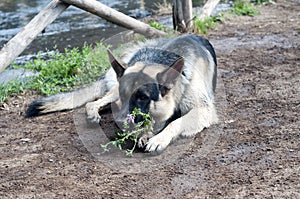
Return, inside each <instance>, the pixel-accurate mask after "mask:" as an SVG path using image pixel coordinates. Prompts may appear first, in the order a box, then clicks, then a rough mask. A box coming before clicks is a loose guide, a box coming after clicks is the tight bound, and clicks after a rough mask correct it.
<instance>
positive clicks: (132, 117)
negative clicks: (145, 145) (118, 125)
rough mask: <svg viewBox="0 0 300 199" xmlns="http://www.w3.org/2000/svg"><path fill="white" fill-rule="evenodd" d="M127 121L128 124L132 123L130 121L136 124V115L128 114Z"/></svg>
mask: <svg viewBox="0 0 300 199" xmlns="http://www.w3.org/2000/svg"><path fill="white" fill-rule="evenodd" d="M126 121H127V123H128V124H130V123H132V124H134V116H133V115H132V114H128V115H127V118H126Z"/></svg>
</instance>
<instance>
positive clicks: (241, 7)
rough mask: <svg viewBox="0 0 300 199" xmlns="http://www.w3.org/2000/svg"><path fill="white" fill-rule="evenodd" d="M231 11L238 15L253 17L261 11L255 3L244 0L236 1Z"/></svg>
mask: <svg viewBox="0 0 300 199" xmlns="http://www.w3.org/2000/svg"><path fill="white" fill-rule="evenodd" d="M231 12H232V13H234V14H236V15H247V16H251V17H253V16H255V15H258V14H259V13H260V12H259V11H258V10H257V8H256V7H255V6H254V5H253V4H251V3H250V2H247V1H243V0H238V1H235V2H234V4H233V8H232V10H231Z"/></svg>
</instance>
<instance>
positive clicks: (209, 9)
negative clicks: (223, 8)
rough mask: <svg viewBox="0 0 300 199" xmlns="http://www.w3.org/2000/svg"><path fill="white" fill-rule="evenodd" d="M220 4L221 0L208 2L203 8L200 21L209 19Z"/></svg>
mask: <svg viewBox="0 0 300 199" xmlns="http://www.w3.org/2000/svg"><path fill="white" fill-rule="evenodd" d="M219 2H220V0H208V1H207V2H206V3H205V5H204V6H203V9H202V12H201V14H200V16H199V19H200V20H204V19H205V18H207V17H209V16H210V15H211V13H212V11H213V10H214V9H215V7H216V6H217V5H218V3H219Z"/></svg>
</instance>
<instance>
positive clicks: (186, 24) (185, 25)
mask: <svg viewBox="0 0 300 199" xmlns="http://www.w3.org/2000/svg"><path fill="white" fill-rule="evenodd" d="M173 26H174V30H177V31H179V32H188V31H189V30H191V29H192V27H193V13H192V0H174V2H173Z"/></svg>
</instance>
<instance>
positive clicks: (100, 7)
mask: <svg viewBox="0 0 300 199" xmlns="http://www.w3.org/2000/svg"><path fill="white" fill-rule="evenodd" d="M62 1H64V2H65V3H68V4H71V5H74V6H76V7H78V8H81V9H83V10H85V11H88V12H90V13H92V14H95V15H97V16H99V17H101V18H104V19H106V20H107V21H109V22H112V23H114V24H117V25H119V26H123V27H125V28H127V29H130V30H133V31H134V32H137V33H140V34H142V35H145V36H146V37H158V36H165V35H166V33H165V32H163V31H160V30H157V29H155V28H152V27H151V26H149V25H148V24H145V23H143V22H141V21H138V20H136V19H134V18H132V17H129V16H127V15H125V14H123V13H121V12H118V11H116V10H114V9H112V8H110V7H108V6H106V5H104V4H102V3H100V2H98V1H96V0H62Z"/></svg>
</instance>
